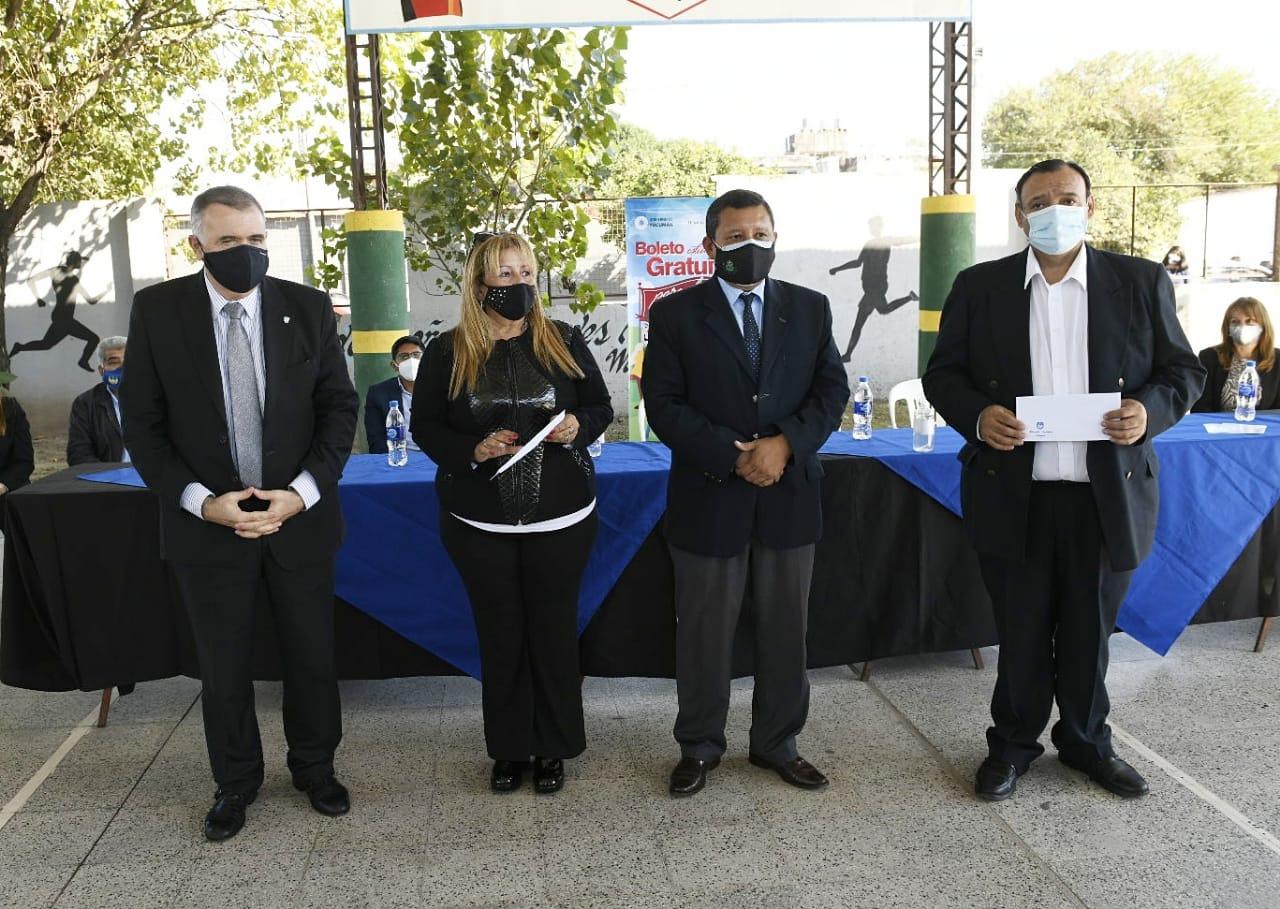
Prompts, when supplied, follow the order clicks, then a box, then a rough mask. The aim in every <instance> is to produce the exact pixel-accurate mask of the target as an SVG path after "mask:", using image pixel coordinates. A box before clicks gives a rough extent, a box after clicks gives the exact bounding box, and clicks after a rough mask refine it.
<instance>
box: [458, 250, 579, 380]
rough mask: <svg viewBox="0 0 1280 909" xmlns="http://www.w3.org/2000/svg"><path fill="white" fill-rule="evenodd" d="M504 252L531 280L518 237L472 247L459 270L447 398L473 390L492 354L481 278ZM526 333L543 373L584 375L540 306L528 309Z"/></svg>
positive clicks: (493, 270)
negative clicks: (514, 254) (512, 256)
mask: <svg viewBox="0 0 1280 909" xmlns="http://www.w3.org/2000/svg"><path fill="white" fill-rule="evenodd" d="M510 250H515V251H516V252H517V253H519V255H520V258H521V259H523V260H524V261H525V262H526V263H528V265H529V267H530V268H531V269H532V270H533V273H534V276H535V278H536V276H537V274H538V261H537V259H535V258H534V255H533V247H531V246H530V245H529V241H528V240H526V239H525V238H524V237H522V236H520V235H519V234H512V233H505V234H497V235H495V236H492V237H489V238H487V239H485V240H483V241H482V242H480V243H478V244H476V246H475V247H473V248H472V250H471V254H470V255H468V256H467V264H466V265H465V266H464V267H463V269H462V312H461V313H460V315H459V317H458V326H457V328H455V329H454V330H453V374H452V376H451V377H450V379H449V397H450V398H456V397H458V396H459V395H460V394H462V393H463V392H471V391H475V388H476V384H477V383H478V382H479V380H480V370H482V369H483V368H484V365H485V363H487V362H488V361H489V355H490V354H491V353H493V336H492V335H491V333H490V330H489V326H490V324H491V323H490V321H489V317H488V316H486V315H485V313H484V302H483V300H482V299H481V298H482V297H483V291H484V276H485V275H486V274H497V272H498V271H499V270H500V269H501V267H502V254H503V253H505V252H508V251H510ZM525 318H526V319H527V320H528V325H529V332H530V334H531V335H532V336H533V355H534V357H535V358H536V359H537V360H538V362H539V363H540V364H541V365H542V367H543V368H544V369H546V370H547V371H548V372H554V371H557V370H558V371H559V372H562V373H565V374H566V375H569V376H572V377H573V378H575V379H581V378H583V376H584V375H585V373H583V371H582V367H580V366H578V364H577V362H576V361H575V360H574V359H573V355H572V354H570V353H569V347H568V345H567V344H566V343H565V340H564V338H563V337H561V335H560V331H559V329H557V328H556V325H555V323H554V322H552V321H551V319H550V318H549V317H548V316H547V314H546V312H545V311H544V310H543V308H542V306H541V305H540V304H534V307H533V308H532V309H531V310H529V315H528V316H526V317H525Z"/></svg>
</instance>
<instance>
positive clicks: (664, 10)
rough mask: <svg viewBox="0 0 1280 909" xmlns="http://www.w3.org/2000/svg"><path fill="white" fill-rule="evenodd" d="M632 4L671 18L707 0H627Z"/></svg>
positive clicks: (668, 18)
mask: <svg viewBox="0 0 1280 909" xmlns="http://www.w3.org/2000/svg"><path fill="white" fill-rule="evenodd" d="M627 2H628V3H630V4H631V5H632V6H638V7H640V8H641V9H642V10H645V11H647V12H650V13H653V14H654V15H655V16H661V17H662V18H663V19H667V20H671V19H674V18H676V17H677V16H683V15H684V14H685V13H687V12H689V10H691V9H695V8H696V7H699V6H702V4H704V3H706V2H707V0H627Z"/></svg>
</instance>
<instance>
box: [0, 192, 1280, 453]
mask: <svg viewBox="0 0 1280 909" xmlns="http://www.w3.org/2000/svg"><path fill="white" fill-rule="evenodd" d="M1016 178H1017V173H1016V172H1014V171H980V172H978V173H977V174H976V175H975V183H974V192H975V195H977V197H978V221H977V230H978V257H979V259H980V260H981V259H991V258H996V257H998V256H1002V255H1005V254H1007V253H1009V252H1011V251H1014V250H1016V249H1020V248H1022V247H1023V245H1024V241H1023V238H1022V235H1021V233H1020V232H1019V231H1018V229H1017V226H1016V225H1015V224H1014V221H1013V217H1012V213H1011V200H1012V187H1013V183H1014V181H1015V180H1016ZM718 183H719V189H720V190H724V189H728V188H730V187H734V186H743V187H748V188H752V189H756V190H758V191H759V192H761V193H763V194H764V195H765V197H766V198H767V199H769V201H770V203H771V204H772V206H773V208H774V212H775V215H776V217H777V223H778V233H779V247H778V249H779V252H778V260H777V264H776V265H775V267H774V275H775V276H776V277H779V278H782V279H785V280H789V281H793V282H795V283H798V284H803V285H806V286H808V287H813V288H815V289H817V290H819V291H821V292H823V293H825V294H827V295H828V297H829V298H830V299H831V302H832V310H833V314H834V318H835V326H834V333H835V338H836V343H837V345H838V346H839V348H840V350H841V351H842V352H843V351H844V350H845V348H846V347H847V345H848V342H849V340H850V334H851V332H852V329H853V325H854V322H855V319H856V317H857V312H858V306H859V303H860V301H862V299H863V298H864V296H865V292H864V288H863V285H862V270H861V269H850V270H847V271H843V272H840V273H839V274H836V275H831V274H830V269H831V268H833V267H836V266H838V265H841V264H843V263H846V262H848V261H850V260H852V259H854V258H855V257H857V256H858V254H859V253H860V252H861V250H862V249H863V248H864V246H866V245H867V244H868V243H869V242H879V243H881V244H884V243H889V244H891V246H890V255H889V261H888V269H887V275H888V284H889V287H888V291H887V293H886V294H885V298H886V301H893V300H897V299H901V298H902V297H905V296H907V295H908V294H909V293H910V292H913V291H916V290H918V281H919V255H920V251H919V239H918V238H919V224H920V216H919V210H920V196H921V191H920V190H921V187H922V186H923V185H924V184H923V177H922V176H921V175H894V176H880V177H877V176H871V175H866V174H815V175H801V176H782V177H772V176H764V177H761V176H750V177H723V178H719V180H718ZM264 204H266V205H268V207H269V208H274V207H276V206H273V205H272V204H271V201H270V200H269V199H264ZM872 218H879V219H880V222H881V225H880V236H879V239H878V240H877V239H876V238H875V237H873V235H872V228H871V225H870V221H871V219H872ZM273 223H274V222H273ZM304 232H305V229H304ZM602 232H603V231H602V228H600V227H599V225H594V226H593V231H592V244H591V251H590V253H589V255H588V261H587V262H586V263H585V264H584V267H583V272H584V273H585V274H587V275H589V276H590V277H591V278H592V279H593V280H596V281H597V282H598V283H599V284H600V285H601V286H608V287H611V288H619V287H622V286H625V285H624V283H623V281H624V276H623V275H622V274H621V265H620V263H621V261H622V253H621V250H619V249H617V248H616V247H613V246H611V245H610V244H607V243H604V241H603V239H602V236H601V235H602ZM177 233H178V234H180V233H181V232H180V231H179V232H177ZM180 239H181V238H180V236H176V235H171V236H170V237H168V238H166V234H165V229H164V210H163V208H162V206H161V205H160V204H159V203H156V202H153V201H144V200H135V201H132V202H124V203H122V202H101V201H99V202H80V203H65V204H50V205H43V206H40V207H39V208H37V209H36V211H35V212H34V213H33V214H32V215H31V216H30V217H29V218H28V219H27V220H26V221H24V223H23V227H22V230H21V232H20V233H19V234H18V235H17V236H16V237H15V238H14V241H13V243H12V244H11V247H10V254H11V264H10V270H9V277H8V281H7V283H6V294H7V301H6V306H5V315H6V326H7V331H8V339H9V343H10V345H12V344H13V343H14V342H29V341H31V340H35V339H39V338H42V337H44V336H45V335H46V333H47V332H48V331H49V329H50V327H51V320H50V315H51V313H52V306H51V305H46V306H43V307H41V306H39V305H37V298H40V299H43V300H44V301H45V302H46V304H51V301H52V298H53V290H52V288H51V282H50V280H49V278H48V277H47V276H45V277H36V278H35V280H34V285H35V286H34V289H33V288H32V287H31V286H30V283H29V279H31V278H33V276H38V275H40V274H41V273H42V272H43V271H44V270H46V269H48V268H50V267H52V266H54V265H57V264H58V263H59V262H60V261H61V260H62V257H63V256H64V255H65V253H66V252H68V251H70V250H76V251H78V252H80V253H81V254H82V255H84V256H86V261H85V263H84V266H83V271H82V277H81V284H82V287H83V290H84V293H85V294H86V295H87V296H88V297H90V298H95V299H98V298H100V299H99V302H98V303H97V304H95V305H88V304H86V303H84V302H77V304H76V307H75V319H76V321H77V322H79V323H81V324H82V325H83V326H84V327H85V328H86V329H87V330H88V331H89V332H91V333H92V334H93V335H95V336H98V337H106V336H108V335H113V334H125V333H126V331H127V328H128V310H127V307H128V303H129V301H130V299H131V298H132V295H133V293H134V291H136V290H137V289H139V288H141V287H144V286H146V285H148V284H152V283H155V282H157V281H161V280H164V279H165V278H166V277H176V276H177V274H180V273H186V272H189V271H192V270H194V269H195V268H197V267H198V265H197V264H194V263H191V262H189V261H187V260H186V259H185V258H184V257H182V256H172V255H169V253H170V249H169V247H170V246H172V245H174V243H176V242H178V241H179V240H180ZM301 239H302V240H304V241H306V242H300V237H299V232H298V230H297V229H293V228H290V229H280V230H276V231H274V232H273V233H269V235H268V246H269V248H270V249H271V253H272V273H273V274H277V275H280V276H282V277H287V278H291V279H294V280H297V279H300V278H301V277H302V275H303V270H304V267H305V266H306V265H307V264H309V263H308V262H306V261H304V258H305V256H307V255H311V254H313V253H314V251H315V250H318V248H319V243H318V237H316V238H307V237H303V238H301ZM312 239H314V242H311V241H312ZM409 287H410V294H409V298H410V315H409V327H410V331H411V332H412V333H420V334H421V335H422V336H423V337H424V338H425V339H427V340H430V339H431V338H432V337H435V336H436V335H437V334H439V333H440V332H442V331H445V330H447V329H448V328H449V327H451V326H452V325H453V324H454V323H455V322H456V321H457V313H458V307H459V300H458V298H457V297H456V296H442V295H439V294H437V293H435V292H434V288H435V282H434V277H433V276H432V275H423V274H417V273H412V274H411V275H410V280H409ZM1177 292H1178V307H1179V318H1180V319H1181V321H1182V322H1183V325H1184V327H1185V328H1186V329H1187V332H1188V335H1189V337H1190V339H1191V342H1192V344H1193V345H1194V346H1195V347H1196V348H1197V349H1199V348H1202V347H1206V346H1209V345H1211V344H1214V343H1216V342H1217V340H1218V327H1219V324H1220V322H1221V318H1222V313H1223V311H1224V310H1225V308H1226V306H1227V305H1228V304H1229V303H1230V302H1231V301H1232V300H1234V299H1236V298H1237V297H1239V296H1245V295H1248V296H1255V297H1258V298H1259V299H1261V300H1263V302H1264V303H1266V304H1267V306H1268V308H1269V309H1270V311H1271V312H1272V313H1273V318H1280V284H1273V283H1259V282H1254V283H1244V282H1239V283H1236V282H1221V283H1219V282H1207V283H1201V282H1193V283H1190V284H1186V285H1179V286H1178V288H1177ZM335 300H336V302H339V303H341V302H342V298H341V296H340V295H338V296H336V297H335ZM552 315H553V317H555V318H558V319H563V320H565V321H567V322H570V323H572V324H575V325H579V326H581V327H582V330H583V333H584V334H585V335H586V337H587V340H588V342H589V343H590V345H591V348H592V351H593V352H594V354H595V356H596V359H597V361H598V362H599V364H600V368H601V370H602V371H603V372H604V374H605V377H606V381H607V382H608V384H609V389H610V392H611V393H612V394H613V396H614V402H615V406H616V407H617V409H618V418H619V419H620V420H621V419H622V418H623V416H624V413H623V410H624V408H625V406H626V404H625V402H626V400H627V365H628V364H627V356H628V354H627V349H626V328H627V315H626V302H625V300H624V299H622V298H621V297H614V298H611V299H608V300H606V301H605V302H604V303H603V304H601V305H600V306H599V307H598V308H597V309H596V310H595V311H594V312H592V313H590V314H589V315H587V314H577V313H573V312H572V311H571V310H570V308H569V307H568V305H557V306H555V307H553V309H552ZM918 319H919V308H918V305H917V304H916V303H915V302H914V301H911V302H908V303H906V304H904V305H902V306H901V307H899V308H898V309H895V310H893V311H892V312H889V313H887V314H882V313H880V312H873V313H872V314H871V315H870V317H869V319H868V320H867V322H866V325H865V327H864V329H863V332H862V337H861V340H860V341H859V343H858V345H857V347H856V348H855V349H854V351H853V354H852V356H851V358H850V362H849V365H848V369H849V371H850V374H851V375H858V374H863V373H865V374H868V375H870V376H871V377H872V380H873V384H874V385H875V387H876V389H877V393H878V394H879V395H884V394H885V393H886V392H887V390H888V388H889V386H890V385H892V384H893V383H895V382H898V381H900V380H902V379H906V378H911V377H913V376H914V375H915V373H916V362H915V357H916V354H915V351H916V327H917V324H918ZM339 330H340V332H342V334H343V336H344V338H345V337H346V336H348V335H349V332H350V323H349V320H348V319H345V318H344V319H340V320H339ZM84 346H85V342H84V341H81V340H77V339H76V338H74V337H65V338H62V339H61V340H59V341H58V343H57V344H56V345H55V346H53V347H52V348H51V349H50V350H47V351H27V352H23V353H20V354H19V355H18V356H17V357H16V358H15V359H14V362H13V369H14V371H15V373H16V374H17V376H18V379H17V381H16V382H15V384H14V386H13V389H12V393H13V394H14V395H15V396H17V397H18V398H19V399H20V400H21V401H22V403H23V406H24V407H25V408H26V409H27V411H28V413H29V414H30V415H31V419H32V423H33V426H34V428H35V430H36V432H37V433H38V434H42V435H49V434H54V435H60V434H62V433H64V432H65V430H66V421H67V414H68V411H69V409H70V402H71V399H72V398H73V397H74V396H75V395H77V394H79V393H80V392H81V391H83V390H84V389H86V388H89V387H90V386H91V385H92V384H93V383H94V382H96V381H97V374H96V373H93V374H90V373H88V372H85V371H83V370H81V369H80V368H79V367H78V366H77V360H78V359H79V358H80V356H81V354H82V352H83V348H84ZM388 359H390V357H389V356H388ZM94 365H96V363H95V364H94ZM391 374H392V373H391V367H390V365H389V364H388V367H387V375H388V376H390V375H391Z"/></svg>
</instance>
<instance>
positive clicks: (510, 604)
mask: <svg viewBox="0 0 1280 909" xmlns="http://www.w3.org/2000/svg"><path fill="white" fill-rule="evenodd" d="M596 527H597V518H596V513H595V512H594V511H593V512H592V513H591V514H590V515H589V516H588V517H587V518H586V519H584V520H582V521H579V522H578V523H577V524H574V525H573V526H571V527H566V528H564V529H563V530H553V531H549V532H546V533H490V532H488V531H485V530H480V529H478V528H476V527H472V526H471V525H470V524H467V523H465V522H463V521H459V520H458V519H457V518H455V517H454V516H453V515H451V514H448V513H442V514H441V515H440V538H441V540H442V541H443V542H444V548H445V550H446V551H447V552H448V553H449V557H450V558H451V559H452V560H453V564H454V565H455V566H457V568H458V574H460V575H461V576H462V583H463V586H465V587H466V589H467V597H468V599H470V601H471V611H472V613H473V614H474V616H475V620H476V633H477V635H478V636H479V638H480V672H481V678H480V681H481V685H482V689H483V691H482V698H483V704H484V740H485V744H486V745H487V747H488V750H489V756H490V757H491V758H493V759H494V760H508V761H527V760H529V758H530V757H544V758H572V757H577V756H578V755H580V754H582V752H583V751H585V750H586V747H587V739H586V732H585V730H584V728H583V722H582V676H581V674H580V673H579V670H578V589H579V587H580V586H581V584H582V574H583V572H584V571H585V570H586V567H587V558H588V556H590V555H591V546H592V544H593V543H594V542H595V538H596Z"/></svg>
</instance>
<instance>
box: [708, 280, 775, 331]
mask: <svg viewBox="0 0 1280 909" xmlns="http://www.w3.org/2000/svg"><path fill="white" fill-rule="evenodd" d="M716 280H717V281H719V282H720V289H721V290H723V291H724V296H725V299H726V300H728V301H729V308H730V309H731V310H733V318H734V319H735V320H736V321H737V323H738V331H740V332H742V336H743V337H744V338H745V337H746V331H745V330H744V329H743V327H742V308H743V303H742V299H741V298H742V295H743V294H755V295H756V298H755V300H753V301H752V303H751V314H752V315H753V316H755V317H756V327H757V328H759V329H760V341H761V343H763V342H764V282H763V281H761V282H760V283H759V284H757V285H756V286H755V287H752V288H750V289H749V290H739V289H738V288H736V287H734V286H733V285H732V284H730V283H729V282H728V281H726V280H725V279H724V278H719V277H717V278H716Z"/></svg>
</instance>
